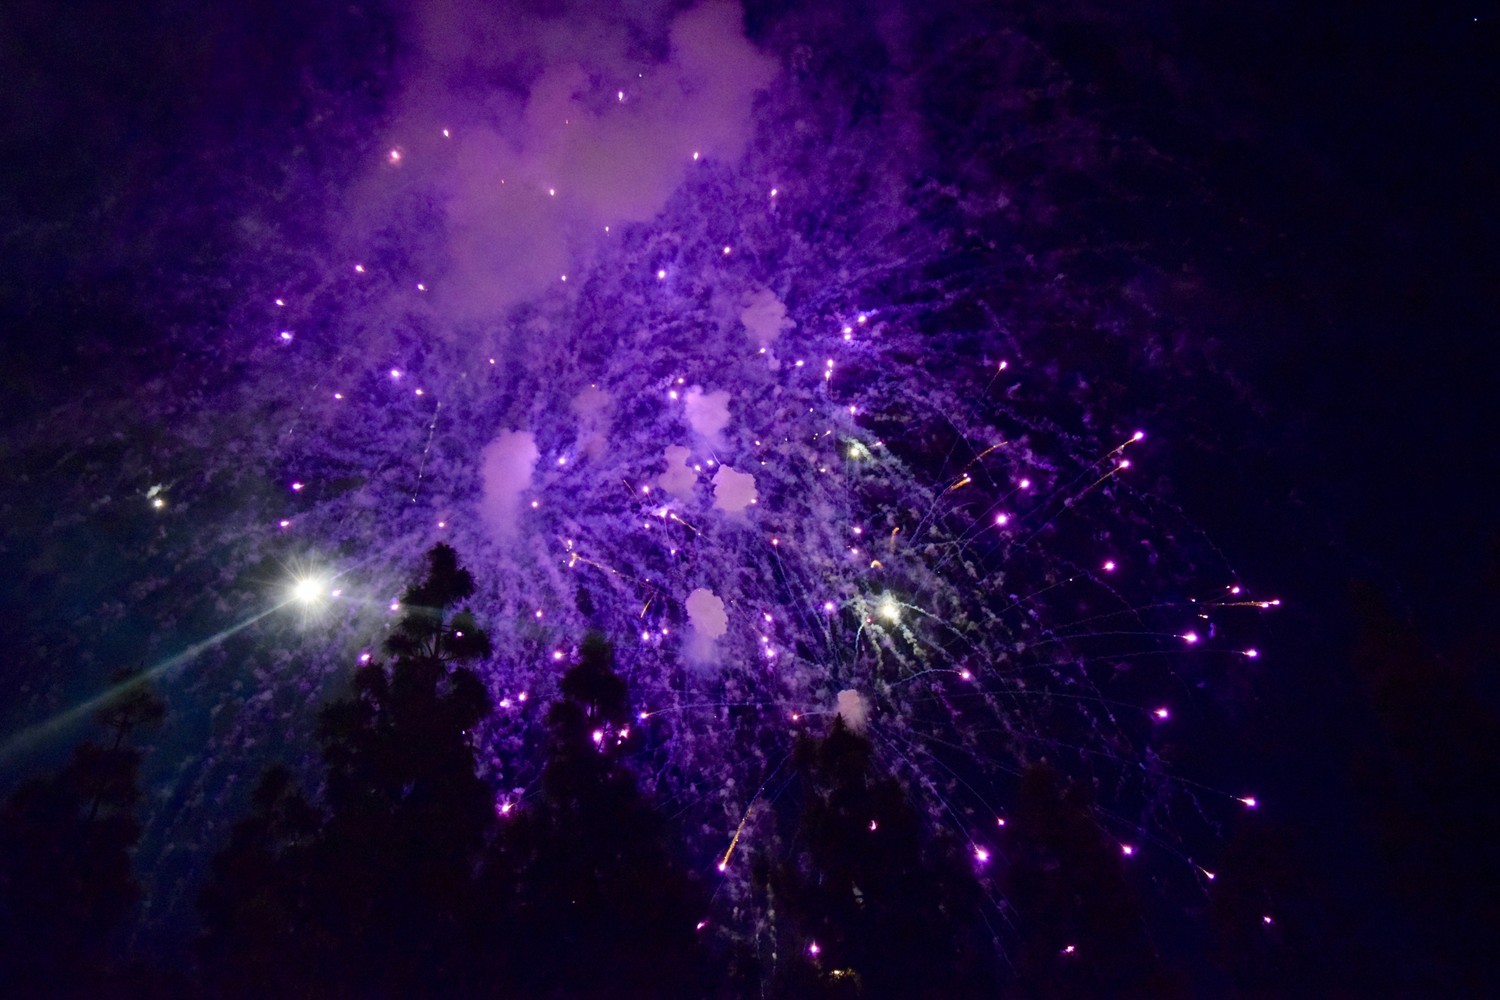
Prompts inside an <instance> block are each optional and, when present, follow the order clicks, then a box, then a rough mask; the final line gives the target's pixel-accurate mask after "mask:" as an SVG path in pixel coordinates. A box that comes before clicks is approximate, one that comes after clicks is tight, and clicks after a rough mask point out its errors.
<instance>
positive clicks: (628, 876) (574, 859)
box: [486, 635, 707, 997]
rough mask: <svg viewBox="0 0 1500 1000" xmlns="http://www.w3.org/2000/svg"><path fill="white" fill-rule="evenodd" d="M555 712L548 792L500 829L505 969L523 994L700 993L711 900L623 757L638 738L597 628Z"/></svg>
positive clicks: (496, 869) (493, 883)
mask: <svg viewBox="0 0 1500 1000" xmlns="http://www.w3.org/2000/svg"><path fill="white" fill-rule="evenodd" d="M562 691H563V697H562V698H561V699H560V700H559V701H558V702H557V703H555V704H554V705H553V706H552V707H551V708H550V710H549V711H548V714H547V726H548V760H547V763H546V765H545V767H544V769H543V772H542V780H541V789H540V794H539V795H537V796H535V797H534V798H533V799H532V800H531V801H528V802H526V803H525V804H524V805H523V806H522V807H521V808H519V809H517V810H516V811H515V813H514V814H513V815H512V817H511V818H509V819H508V820H507V821H506V822H505V823H504V824H503V827H502V832H501V835H500V837H499V839H498V842H497V846H496V852H495V855H494V858H493V861H492V864H491V866H490V868H489V870H488V872H487V874H486V885H487V887H488V890H489V891H488V895H489V896H490V898H492V899H493V900H496V913H495V917H494V919H495V923H496V925H497V926H496V928H495V931H494V936H495V938H496V939H499V940H504V941H507V942H508V943H509V948H508V949H507V951H508V958H507V959H506V964H507V968H506V969H505V971H504V978H505V979H506V980H507V981H509V982H510V983H511V985H512V986H513V988H514V989H515V990H516V992H517V993H519V994H520V995H523V996H589V997H648V996H650V997H656V996H660V997H667V996H684V997H685V996H702V995H705V994H706V992H707V989H706V987H705V982H706V980H705V973H706V970H705V967H704V962H703V957H702V953H701V951H700V949H699V947H698V945H697V943H696V941H695V930H694V928H695V926H696V924H697V921H698V920H699V919H700V918H701V916H702V914H703V908H702V907H703V903H702V900H701V899H700V898H699V893H698V891H697V889H696V887H695V886H694V885H693V884H692V882H691V881H690V880H689V879H688V878H687V877H686V876H685V875H684V873H683V872H682V871H681V870H680V869H679V868H678V867H676V866H675V865H674V864H673V863H672V861H671V860H670V858H669V855H668V852H667V848H666V843H665V841H664V839H663V836H662V824H661V821H660V819H659V818H658V816H657V815H656V813H655V812H654V810H653V809H652V808H651V806H650V804H649V803H648V802H647V800H646V799H645V798H644V797H643V796H642V795H641V793H640V791H639V789H638V788H637V785H636V779H635V776H634V775H633V774H632V773H631V771H630V770H629V768H628V767H626V766H625V764H624V763H623V761H622V760H621V756H622V754H624V753H625V752H626V751H628V750H629V749H630V747H631V746H632V738H633V737H632V734H631V732H630V728H629V721H630V714H629V704H628V702H627V699H626V686H625V682H624V681H623V680H621V679H620V677H619V676H618V675H617V674H616V673H615V672H614V651H613V649H612V648H611V647H610V645H609V644H608V643H607V642H606V641H605V640H604V639H603V638H602V637H601V636H598V635H590V636H589V637H588V638H587V639H585V641H584V643H583V647H582V651H581V655H580V657H579V660H578V663H577V664H576V665H574V666H573V667H571V668H570V669H569V670H568V672H567V673H566V674H565V675H564V677H563V680H562Z"/></svg>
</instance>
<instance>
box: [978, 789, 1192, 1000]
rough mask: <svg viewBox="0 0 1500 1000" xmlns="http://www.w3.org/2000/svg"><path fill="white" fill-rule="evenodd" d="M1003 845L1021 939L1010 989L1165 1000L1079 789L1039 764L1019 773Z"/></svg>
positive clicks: (1135, 913) (1117, 870) (1116, 870)
mask: <svg viewBox="0 0 1500 1000" xmlns="http://www.w3.org/2000/svg"><path fill="white" fill-rule="evenodd" d="M1005 829H1006V836H1005V838H1004V848H1005V860H1006V872H1005V878H1004V883H1005V887H1006V895H1007V898H1008V901H1009V903H1010V905H1011V907H1012V909H1013V910H1014V911H1015V914H1016V921H1017V924H1018V927H1019V936H1020V941H1019V944H1018V945H1017V947H1016V949H1015V952H1016V953H1015V956H1014V964H1015V967H1016V972H1017V978H1018V985H1019V987H1020V989H1021V992H1022V993H1023V995H1025V996H1034V997H1099V996H1110V997H1148V996H1149V997H1160V996H1170V995H1172V989H1171V984H1170V983H1169V982H1168V981H1167V979H1166V978H1165V977H1164V975H1163V974H1162V970H1161V967H1160V963H1159V962H1158V960H1157V956H1156V951H1155V948H1154V947H1153V946H1152V944H1151V941H1150V939H1149V937H1148V936H1147V934H1146V930H1145V923H1144V918H1143V916H1142V914H1141V911H1140V907H1139V905H1138V904H1137V902H1136V899H1135V897H1134V895H1133V894H1132V893H1131V891H1130V888H1129V886H1128V885H1126V883H1125V878H1124V873H1123V871H1122V870H1121V865H1120V857H1121V854H1120V850H1119V848H1118V847H1116V846H1114V845H1113V844H1112V843H1110V842H1109V840H1108V839H1107V838H1106V837H1105V836H1104V833H1103V832H1102V831H1101V830H1100V829H1099V827H1098V825H1097V824H1096V823H1095V822H1094V819H1093V815H1092V812H1091V809H1090V803H1089V801H1088V799H1087V798H1086V797H1085V796H1084V795H1083V794H1082V793H1081V792H1080V791H1079V790H1078V786H1076V785H1073V786H1065V784H1064V781H1063V779H1062V777H1061V776H1060V775H1059V774H1058V773H1057V771H1055V770H1054V769H1053V768H1052V767H1051V766H1050V765H1047V764H1045V763H1043V764H1036V765H1033V766H1031V767H1029V768H1028V769H1027V770H1026V771H1025V773H1024V774H1023V775H1022V776H1021V792H1020V801H1019V804H1018V807H1017V809H1016V810H1015V813H1014V814H1013V816H1012V817H1011V819H1010V822H1009V823H1008V824H1007V826H1006V828H1005Z"/></svg>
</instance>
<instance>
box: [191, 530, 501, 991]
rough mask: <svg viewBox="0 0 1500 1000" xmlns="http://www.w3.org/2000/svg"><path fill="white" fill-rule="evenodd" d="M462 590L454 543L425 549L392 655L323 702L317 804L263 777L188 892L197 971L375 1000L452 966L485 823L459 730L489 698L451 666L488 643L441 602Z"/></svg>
mask: <svg viewBox="0 0 1500 1000" xmlns="http://www.w3.org/2000/svg"><path fill="white" fill-rule="evenodd" d="M473 591H474V580H473V577H472V576H471V575H470V574H469V572H468V571H467V570H465V569H463V568H462V567H460V566H459V563H458V557H457V554H456V553H455V552H454V551H453V549H452V548H450V547H449V546H447V545H438V546H436V547H435V548H433V549H432V550H431V552H429V553H428V571H427V576H426V578H425V579H424V580H423V581H422V582H421V583H419V584H417V585H415V586H413V587H411V588H410V589H409V590H408V591H407V592H406V594H405V595H404V596H403V598H402V608H403V611H404V614H403V615H402V617H401V619H400V621H399V622H398V623H397V624H396V626H395V628H394V630H393V633H392V635H391V637H390V638H389V639H388V641H387V643H386V648H387V651H388V652H390V653H391V654H392V656H393V661H392V663H391V664H390V665H389V666H386V665H384V664H380V663H374V664H370V665H367V666H365V667H363V668H361V669H360V670H359V672H358V673H357V674H356V675H355V678H354V683H353V687H354V690H353V693H352V695H351V696H350V697H348V698H345V699H342V700H340V701H337V702H334V703H333V704H331V705H329V706H328V707H327V708H326V709H324V711H323V713H322V716H321V721H320V727H319V741H320V745H321V750H322V757H323V761H324V764H325V765H326V776H325V780H324V787H323V794H322V796H321V800H320V802H319V807H320V808H314V807H313V806H311V805H310V804H309V803H308V802H307V801H306V800H305V799H304V798H303V797H302V796H301V794H300V793H299V792H297V791H296V789H295V787H294V785H293V783H292V782H291V780H290V776H289V775H287V774H286V773H284V772H280V771H274V770H273V771H272V772H270V773H268V774H267V775H266V776H265V777H264V778H263V779H262V781H261V784H260V787H259V789H258V791H257V793H256V800H255V803H254V810H253V811H252V813H251V815H250V816H249V817H248V818H247V819H245V820H244V821H243V822H241V823H240V824H239V825H238V826H237V827H236V829H235V831H234V833H233V835H232V837H231V841H230V843H229V845H228V846H227V848H226V850H225V851H224V853H223V854H222V855H221V856H220V857H219V859H218V861H217V862H216V864H215V872H214V874H215V879H214V881H213V882H212V883H211V884H210V885H209V886H208V887H207V888H206V889H205V890H204V893H203V896H202V897H201V900H200V903H201V909H202V912H203V916H204V920H205V931H206V934H205V938H204V941H203V943H202V953H203V955H204V958H205V967H206V968H205V972H206V975H207V976H208V977H209V979H210V980H211V981H216V982H218V983H220V984H221V985H226V986H232V984H234V983H239V984H241V986H243V987H245V988H246V989H247V990H248V991H249V992H251V993H252V994H255V995H267V993H268V992H277V993H282V994H286V993H291V994H294V995H316V996H350V997H379V996H416V995H431V994H433V993H442V992H444V991H445V990H447V989H449V988H451V987H452V986H453V985H454V984H455V983H457V982H460V981H462V980H464V979H465V978H466V975H467V973H466V971H465V969H464V966H465V963H466V962H467V959H468V956H467V955H466V954H465V950H464V948H463V941H464V940H465V937H466V933H465V927H466V925H467V924H468V923H469V922H470V920H471V919H472V917H473V913H474V905H475V904H474V896H473V890H474V871H475V866H476V864H477V863H478V860H479V857H480V854H481V851H482V848H483V847H484V844H485V841H486V838H487V835H488V831H489V829H490V826H491V824H492V821H493V812H492V797H491V794H490V791H489V789H488V788H487V787H486V785H485V784H484V782H483V781H481V780H480V779H479V777H478V776H477V775H476V773H475V763H474V753H473V749H472V747H471V745H470V739H469V732H470V730H471V729H472V728H473V727H474V726H475V725H476V724H478V723H479V722H480V721H481V720H482V719H483V718H484V717H485V716H486V715H487V714H489V711H490V707H491V706H490V699H489V695H488V694H487V692H486V691H485V688H484V685H483V683H482V682H481V681H480V680H479V678H478V677H477V676H476V675H475V674H474V673H473V672H472V671H471V670H469V669H468V668H467V667H465V666H463V665H462V664H464V663H466V662H470V661H473V660H475V659H479V658H482V657H485V656H488V655H489V654H490V651H491V645H490V640H489V637H488V636H487V635H486V634H485V632H484V631H483V630H482V629H480V628H479V626H478V625H477V624H476V623H475V621H474V619H473V616H472V615H471V614H470V613H469V612H467V611H465V610H455V605H457V604H458V603H459V602H460V601H462V600H464V599H465V598H467V597H469V596H470V595H471V594H472V593H473ZM262 976H263V977H266V978H264V979H262V978H259V977H262ZM268 981H269V982H270V983H273V984H275V985H276V988H275V989H274V990H272V989H270V988H269V987H267V986H265V985H263V984H265V983H267V982H268ZM247 984H248V985H247Z"/></svg>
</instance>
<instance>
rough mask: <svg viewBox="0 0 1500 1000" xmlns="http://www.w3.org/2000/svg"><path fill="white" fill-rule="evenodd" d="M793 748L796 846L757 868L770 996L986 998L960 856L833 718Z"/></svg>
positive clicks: (987, 973) (989, 977) (982, 942)
mask: <svg viewBox="0 0 1500 1000" xmlns="http://www.w3.org/2000/svg"><path fill="white" fill-rule="evenodd" d="M794 754H795V758H796V763H797V769H798V773H799V776H800V778H801V783H802V801H801V812H800V818H799V822H798V824H797V829H796V835H795V838H794V843H795V844H796V845H797V849H796V850H795V852H794V853H793V854H792V856H791V857H790V858H789V859H788V860H787V861H786V862H785V863H783V864H781V865H779V866H776V867H775V868H772V869H770V870H769V871H767V872H765V873H764V874H763V877H764V878H765V880H766V882H767V884H768V888H769V891H770V892H771V894H772V901H773V904H774V907H775V909H776V911H777V912H778V913H779V914H780V915H781V919H780V920H779V921H778V927H777V932H778V933H777V950H778V953H779V957H780V961H779V963H778V965H777V968H776V970H775V973H774V975H773V982H774V986H775V990H776V993H777V995H780V996H796V997H803V996H827V997H891V998H897V997H901V998H924V997H934V998H936V997H969V996H993V995H994V994H995V992H996V990H997V988H998V979H997V970H996V969H995V968H994V966H993V961H992V959H993V955H994V944H993V940H992V938H991V936H990V935H988V934H987V933H986V931H985V929H984V925H983V921H982V918H981V913H980V904H981V901H982V900H981V895H980V891H979V887H978V884H977V883H976V881H975V879H974V877H973V873H972V870H971V869H970V867H969V862H968V861H967V859H966V858H964V856H963V855H962V854H961V853H960V852H959V851H958V850H957V848H956V846H955V845H954V844H952V843H951V842H949V841H946V840H943V839H940V838H937V837H934V836H930V835H929V834H928V831H927V828H926V824H925V823H924V822H923V819H922V817H921V815H920V814H919V813H918V812H917V810H916V809H915V808H913V806H912V805H911V803H910V802H909V801H908V800H907V797H906V794H905V792H904V791H903V789H902V788H901V786H900V784H899V783H898V782H897V781H896V780H895V779H893V778H891V777H889V776H886V777H880V776H877V774H876V770H875V766H874V763H873V761H872V749H871V746H870V743H869V741H868V740H867V739H866V738H865V737H864V736H862V735H860V734H858V733H855V732H853V731H852V730H850V729H849V728H848V727H847V726H846V725H845V724H844V721H843V719H842V717H835V719H834V722H833V727H832V729H831V731H830V732H829V734H828V736H827V737H825V738H824V739H822V740H811V739H807V738H804V739H803V740H802V741H801V742H800V743H799V744H798V746H797V747H796V749H795V751H794Z"/></svg>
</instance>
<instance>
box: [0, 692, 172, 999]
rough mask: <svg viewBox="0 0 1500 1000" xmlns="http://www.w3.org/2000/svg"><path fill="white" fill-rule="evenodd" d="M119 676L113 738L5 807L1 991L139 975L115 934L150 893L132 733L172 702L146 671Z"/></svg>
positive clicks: (122, 985) (63, 992)
mask: <svg viewBox="0 0 1500 1000" xmlns="http://www.w3.org/2000/svg"><path fill="white" fill-rule="evenodd" d="M115 682H116V683H115V687H114V689H113V690H112V691H111V693H110V697H109V698H108V700H107V701H106V703H105V706H104V708H103V709H101V710H100V712H99V713H98V715H97V716H96V720H97V722H98V723H99V725H100V727H101V728H102V729H103V730H104V734H103V736H104V738H103V739H102V740H100V741H98V742H95V741H92V740H91V741H89V742H86V743H84V744H83V745H82V746H80V747H79V748H78V749H77V750H76V751H75V752H74V754H73V758H72V760H71V761H69V762H68V764H67V766H65V767H64V768H63V769H62V770H61V771H59V772H58V773H56V774H54V775H49V776H47V777H42V778H36V779H33V780H31V781H28V782H26V783H25V784H23V785H22V786H21V787H20V788H18V789H17V790H16V792H15V793H14V794H13V795H12V796H11V798H10V799H9V801H7V802H6V803H5V805H4V807H3V809H0V996H6V997H31V996H47V997H72V996H78V997H85V996H87V997H99V996H108V995H114V994H116V993H123V992H125V990H126V982H127V980H129V979H131V978H132V977H133V975H132V973H130V972H129V971H128V970H125V969H123V968H121V967H120V966H118V965H116V964H115V963H113V962H112V961H111V951H112V950H111V946H112V945H113V944H115V943H116V942H114V940H113V933H114V932H115V931H116V930H117V929H118V928H119V926H120V924H121V923H122V922H123V921H124V919H125V917H126V916H127V915H128V914H129V913H130V911H131V909H132V908H133V907H134V906H135V905H136V903H137V902H138V901H139V900H140V896H141V886H140V883H139V881H138V880H137V879H136V876H135V871H134V869H133V867H132V862H131V851H132V850H133V849H134V848H135V844H136V841H137V840H138V839H139V837H140V833H141V827H140V822H139V821H138V820H137V819H136V815H135V808H136V804H137V802H138V800H139V799H140V794H141V793H140V782H139V774H140V764H141V751H140V749H139V748H138V747H136V746H135V745H134V744H133V742H132V739H131V737H132V736H134V735H135V733H136V732H137V730H139V729H141V728H142V727H149V726H155V725H157V724H158V723H160V722H161V720H162V717H163V715H164V714H165V711H166V707H165V705H164V704H163V702H162V701H161V700H160V699H159V698H157V697H156V696H155V695H154V694H153V693H152V692H151V690H150V688H149V686H148V685H147V684H146V682H145V680H144V679H143V678H141V677H140V676H139V675H132V674H124V675H121V676H118V677H116V678H115Z"/></svg>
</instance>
